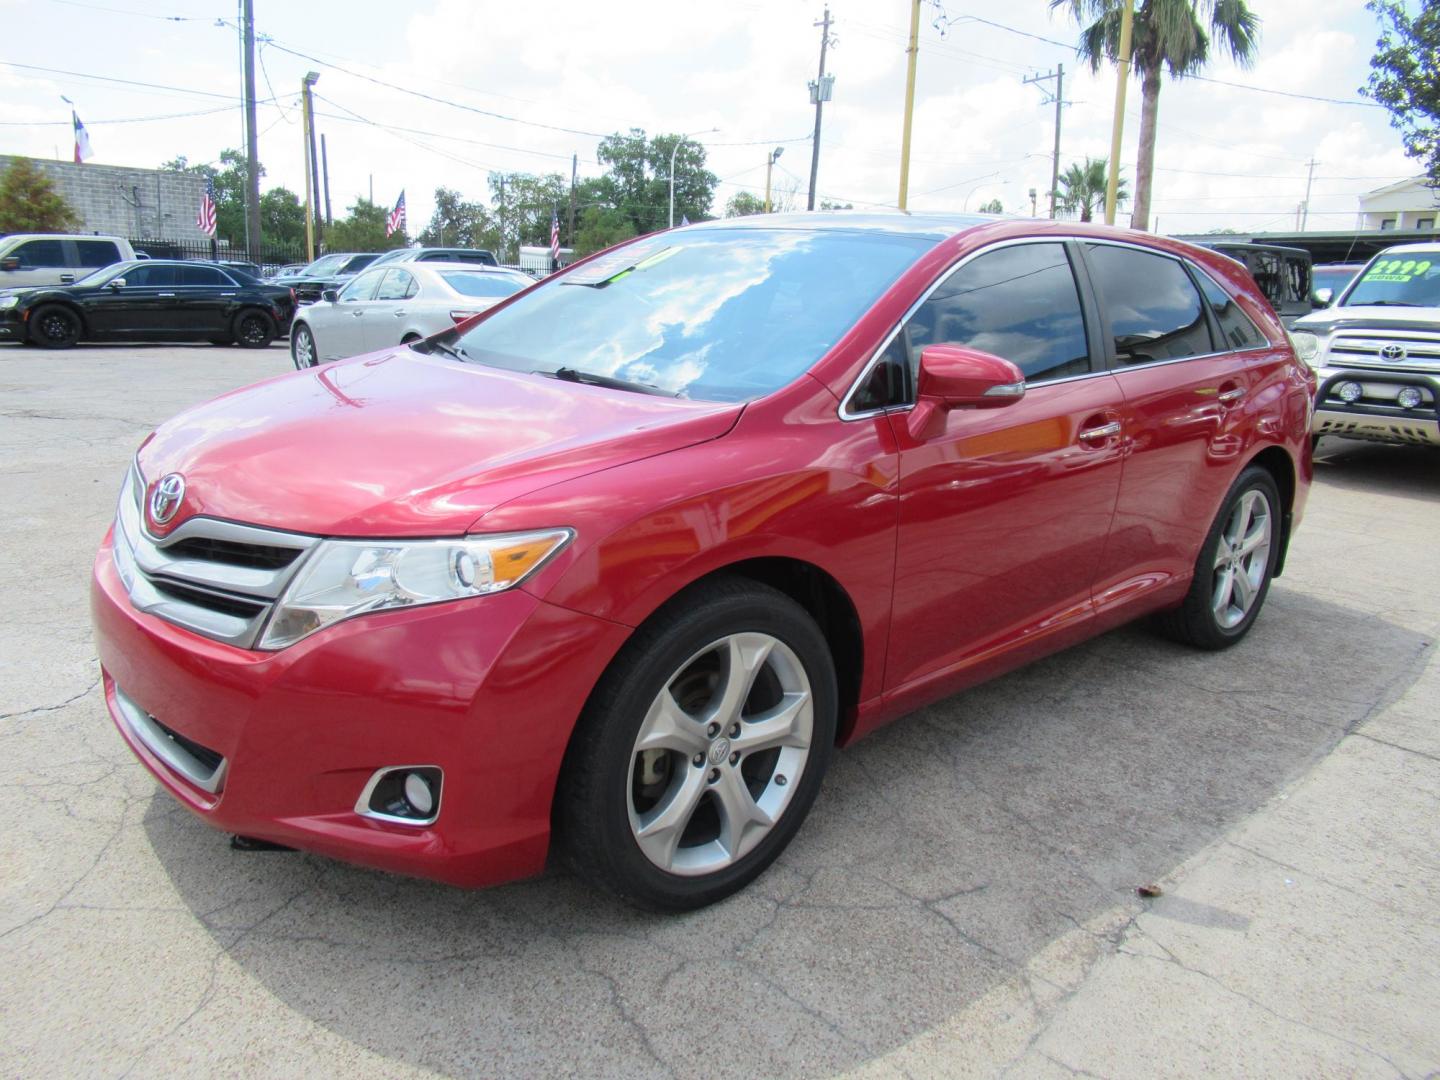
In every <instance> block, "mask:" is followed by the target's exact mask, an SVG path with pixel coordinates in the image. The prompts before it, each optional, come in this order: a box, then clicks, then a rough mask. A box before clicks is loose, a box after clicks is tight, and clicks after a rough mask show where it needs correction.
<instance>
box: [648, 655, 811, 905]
mask: <svg viewBox="0 0 1440 1080" xmlns="http://www.w3.org/2000/svg"><path fill="white" fill-rule="evenodd" d="M814 707H815V706H814V698H813V695H812V694H811V690H810V679H809V676H807V675H806V673H805V668H804V666H803V665H802V664H801V663H800V659H799V657H797V656H796V655H795V653H794V652H793V651H792V650H791V648H790V647H789V646H788V645H786V644H785V643H784V642H783V641H780V640H779V639H778V638H775V637H771V636H770V635H769V634H761V633H740V634H731V635H729V636H727V637H723V638H721V639H720V640H718V641H715V642H712V643H711V644H709V645H707V646H705V648H703V649H701V650H700V651H699V652H697V653H695V655H693V656H692V657H690V659H688V660H686V661H685V663H683V664H681V665H680V668H679V670H677V671H676V672H675V674H674V675H672V676H671V677H670V678H669V679H668V680H666V683H665V685H664V686H663V687H662V688H661V690H660V693H659V694H657V695H656V696H655V700H654V701H653V702H652V703H651V705H650V708H649V711H648V712H647V713H646V715H645V720H644V722H643V723H642V724H641V725H640V731H639V734H638V735H637V736H636V739H635V747H634V750H633V752H632V753H631V756H630V772H629V776H628V777H627V801H626V805H627V807H628V809H629V813H630V831H631V834H632V835H633V836H634V837H635V841H636V843H637V844H639V846H640V850H641V851H643V852H644V853H645V857H646V858H647V859H649V860H650V861H651V862H652V863H654V864H655V865H656V866H658V867H659V868H660V869H661V870H665V871H668V872H669V873H672V874H679V875H683V876H690V877H693V876H696V875H700V874H710V873H714V872H715V871H717V870H723V869H724V868H725V867H727V866H731V865H733V864H734V863H735V862H737V861H738V860H740V859H742V858H744V856H745V855H747V854H748V853H749V852H751V851H753V850H754V849H755V846H756V845H757V844H759V843H760V841H761V840H763V839H764V838H765V836H766V835H767V834H768V833H769V832H770V830H771V829H772V828H773V827H774V826H775V824H776V823H777V822H778V821H779V820H780V818H781V816H782V815H783V814H784V813H785V809H786V807H787V806H788V805H789V803H790V799H791V797H792V796H793V794H794V793H795V790H796V787H797V785H798V782H799V780H800V776H801V774H802V773H803V772H804V769H805V764H806V762H807V761H808V760H809V757H810V743H811V737H812V732H813V728H814Z"/></svg>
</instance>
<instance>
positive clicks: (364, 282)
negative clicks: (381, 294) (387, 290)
mask: <svg viewBox="0 0 1440 1080" xmlns="http://www.w3.org/2000/svg"><path fill="white" fill-rule="evenodd" d="M384 276H385V271H384V270H370V271H367V272H366V273H363V274H361V275H360V276H359V277H357V278H356V279H355V280H354V281H352V282H350V284H349V285H346V286H345V288H344V289H342V290H341V292H340V299H341V300H344V301H346V302H347V303H348V302H350V301H351V300H373V299H375V289H376V287H377V286H378V285H379V284H380V279H381V278H383V277H384Z"/></svg>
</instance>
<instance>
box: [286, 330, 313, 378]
mask: <svg viewBox="0 0 1440 1080" xmlns="http://www.w3.org/2000/svg"><path fill="white" fill-rule="evenodd" d="M302 352H303V353H305V354H306V355H307V356H308V357H309V359H308V361H307V360H304V359H301V355H300V354H301V353H302ZM290 360H291V362H292V363H293V364H294V365H295V370H296V371H304V370H305V369H306V368H307V367H315V366H316V365H317V364H318V363H319V362H320V358H319V357H318V356H317V355H316V354H315V335H314V334H312V333H310V327H308V326H306V325H305V324H304V323H303V322H302V323H296V324H295V325H294V326H292V327H291V328H290Z"/></svg>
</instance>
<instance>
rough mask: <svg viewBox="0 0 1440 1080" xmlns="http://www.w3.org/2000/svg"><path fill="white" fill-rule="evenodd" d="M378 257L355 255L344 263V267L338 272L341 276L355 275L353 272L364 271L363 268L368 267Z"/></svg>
mask: <svg viewBox="0 0 1440 1080" xmlns="http://www.w3.org/2000/svg"><path fill="white" fill-rule="evenodd" d="M379 257H380V256H379V255H355V256H352V257H351V258H350V259H349V261H347V262H346V263H345V266H344V267H343V268H342V269H341V270H340V271H339V272H340V273H342V274H353V273H355V272H357V271H359V270H364V269H365V267H367V266H369V265H370V264H371V263H372V262H374V261H375V260H376V259H378V258H379Z"/></svg>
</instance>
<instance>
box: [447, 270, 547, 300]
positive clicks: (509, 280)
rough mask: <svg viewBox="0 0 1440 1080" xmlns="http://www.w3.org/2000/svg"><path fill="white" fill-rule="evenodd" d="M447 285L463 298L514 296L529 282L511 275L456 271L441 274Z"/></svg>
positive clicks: (529, 283) (530, 282)
mask: <svg viewBox="0 0 1440 1080" xmlns="http://www.w3.org/2000/svg"><path fill="white" fill-rule="evenodd" d="M440 276H441V277H442V278H444V279H445V284H446V285H449V286H450V288H452V289H454V290H455V291H456V292H457V293H459V294H460V295H461V296H513V295H514V294H515V293H517V292H519V291H520V290H521V289H523V288H525V286H527V285H533V284H534V282H532V281H529V280H524V281H522V280H520V279H519V278H513V277H511V276H510V275H509V274H474V273H467V272H466V271H464V270H456V271H452V272H450V273H446V274H441V275H440Z"/></svg>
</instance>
